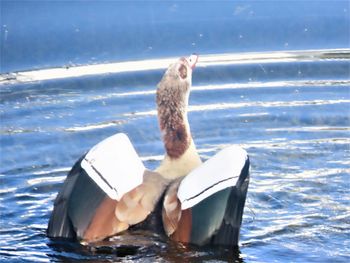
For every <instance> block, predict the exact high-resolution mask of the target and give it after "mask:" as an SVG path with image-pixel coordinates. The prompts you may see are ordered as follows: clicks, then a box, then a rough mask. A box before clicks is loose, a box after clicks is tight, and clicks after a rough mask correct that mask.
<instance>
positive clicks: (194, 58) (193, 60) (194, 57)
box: [185, 54, 198, 69]
mask: <svg viewBox="0 0 350 263" xmlns="http://www.w3.org/2000/svg"><path fill="white" fill-rule="evenodd" d="M185 60H186V62H187V64H188V65H189V66H190V68H191V69H194V68H195V66H196V64H197V61H198V55H197V54H192V55H191V56H189V57H188V58H185Z"/></svg>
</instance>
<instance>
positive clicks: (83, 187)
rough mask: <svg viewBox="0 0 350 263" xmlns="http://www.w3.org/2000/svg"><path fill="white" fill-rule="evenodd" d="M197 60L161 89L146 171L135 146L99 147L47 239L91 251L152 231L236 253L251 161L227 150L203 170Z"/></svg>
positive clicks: (87, 158)
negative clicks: (158, 153) (159, 150)
mask: <svg viewBox="0 0 350 263" xmlns="http://www.w3.org/2000/svg"><path fill="white" fill-rule="evenodd" d="M197 61H198V55H196V54H192V55H191V56H189V57H187V58H185V57H182V58H180V59H178V60H177V61H176V62H174V63H173V64H171V65H170V66H169V67H168V69H167V70H166V71H165V73H164V75H163V77H162V78H161V80H160V82H159V83H158V85H157V91H156V105H157V113H158V114H157V116H158V123H159V128H160V132H161V137H162V141H163V144H164V150H165V153H164V158H163V160H162V161H161V163H160V165H159V167H157V168H156V169H155V170H153V171H151V170H149V169H147V168H146V167H145V166H144V165H143V163H142V161H141V159H140V157H139V156H138V154H137V152H136V150H135V149H134V147H133V145H132V143H131V141H130V139H129V138H128V136H127V135H126V134H124V133H117V134H115V135H112V136H110V137H108V138H106V139H104V140H103V141H101V142H99V143H98V144H96V145H95V146H93V147H92V148H91V149H90V150H89V151H88V152H87V153H86V154H84V155H83V156H82V157H81V158H80V159H79V160H78V161H77V162H76V163H75V164H74V165H73V167H72V169H71V170H70V172H69V173H68V175H67V177H66V179H65V181H64V183H63V186H62V188H61V190H60V192H59V193H58V194H57V197H56V199H55V201H54V208H53V211H52V213H51V216H50V219H49V223H48V228H47V235H48V236H49V237H50V238H65V239H73V240H78V241H79V242H80V243H82V244H91V243H94V242H98V241H100V240H104V239H106V238H108V237H111V236H114V235H117V234H120V233H123V232H124V231H127V230H128V229H137V228H149V229H152V231H156V232H158V233H160V234H163V235H164V236H166V237H168V238H170V239H172V240H174V241H177V242H183V243H192V244H197V245H206V244H217V245H234V246H235V245H237V244H238V240H239V230H240V226H241V221H242V214H243V209H244V203H245V199H246V194H247V189H248V184H249V177H250V176H249V166H250V165H249V157H248V155H247V153H246V152H245V150H243V149H242V148H240V147H238V146H235V145H233V146H228V147H226V148H224V149H222V150H221V151H219V152H218V153H217V154H216V155H214V156H213V157H212V158H210V159H208V160H206V161H205V162H203V161H202V160H201V158H200V156H199V154H198V151H197V149H196V145H195V143H194V140H193V137H192V134H191V130H190V125H189V121H188V104H189V95H190V90H191V86H192V71H193V69H194V68H195V66H196V64H197Z"/></svg>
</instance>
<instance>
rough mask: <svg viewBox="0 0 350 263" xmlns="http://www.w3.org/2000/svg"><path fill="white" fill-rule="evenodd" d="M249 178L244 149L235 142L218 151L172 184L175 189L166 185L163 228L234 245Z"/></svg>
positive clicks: (184, 237)
mask: <svg viewBox="0 0 350 263" xmlns="http://www.w3.org/2000/svg"><path fill="white" fill-rule="evenodd" d="M248 182H249V159H248V156H247V154H246V152H245V151H244V150H243V149H241V148H239V147H235V146H231V147H228V148H226V149H224V150H222V151H220V152H219V153H218V154H216V155H215V156H213V157H212V158H211V159H209V160H208V161H206V162H205V163H203V164H202V165H201V166H199V167H198V168H196V169H195V170H194V171H192V172H191V173H190V174H189V175H187V176H186V177H185V178H184V179H183V180H182V181H181V183H180V184H179V185H176V186H174V187H175V188H177V191H176V190H174V189H173V188H172V187H169V189H168V190H167V193H166V195H165V199H164V205H163V224H164V229H165V232H166V233H167V234H168V235H169V236H170V237H171V238H172V239H174V240H176V241H181V242H186V243H193V244H198V245H204V244H221V245H237V244H238V234H239V229H240V225H241V220H242V213H243V208H244V203H245V198H246V193H247V188H248ZM175 193H176V195H175ZM167 196H169V198H168V199H167ZM179 207H180V208H181V209H179Z"/></svg>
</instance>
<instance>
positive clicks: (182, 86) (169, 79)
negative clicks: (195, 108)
mask: <svg viewBox="0 0 350 263" xmlns="http://www.w3.org/2000/svg"><path fill="white" fill-rule="evenodd" d="M197 61H198V55H195V54H193V55H191V56H189V57H188V58H185V57H182V58H180V59H179V60H178V61H177V62H175V63H173V64H171V65H170V66H169V67H168V69H167V70H166V72H165V73H164V75H163V78H162V79H161V81H160V82H159V83H158V88H157V104H158V106H160V105H161V104H162V103H171V104H174V106H175V107H176V106H177V107H181V106H184V105H186V106H187V104H188V97H189V93H190V88H191V85H192V70H193V69H194V67H195V66H196V63H197ZM172 102H173V103H172ZM169 106H171V105H169Z"/></svg>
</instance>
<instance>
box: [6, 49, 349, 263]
mask: <svg viewBox="0 0 350 263" xmlns="http://www.w3.org/2000/svg"><path fill="white" fill-rule="evenodd" d="M271 54H275V53H270V52H269V53H250V54H249V59H247V58H245V57H244V56H243V55H240V54H238V55H237V56H236V57H234V56H233V55H230V56H231V57H230V56H229V57H230V59H227V58H228V57H224V56H221V55H220V56H215V55H211V56H203V57H202V58H201V61H200V63H199V66H198V68H196V70H195V72H194V75H193V78H194V79H193V85H194V86H193V90H192V93H191V97H190V105H191V106H190V113H189V120H190V124H191V131H192V133H193V136H194V139H195V141H196V144H197V146H198V149H199V152H200V154H201V156H202V157H203V159H207V158H209V157H210V156H212V155H213V154H214V153H216V152H217V151H218V150H219V149H221V148H223V147H225V146H226V145H228V144H239V145H241V146H243V147H244V148H245V149H246V150H247V151H248V153H249V154H250V159H251V163H252V171H251V183H250V188H249V191H248V198H247V203H246V208H245V213H244V219H243V225H242V230H241V242H240V248H239V250H232V249H231V248H220V247H218V248H214V247H210V248H199V247H193V246H188V245H183V244H176V243H173V242H171V241H169V240H167V239H165V238H164V237H161V236H157V235H154V234H152V233H146V232H138V231H136V232H132V233H126V234H124V235H122V236H118V237H113V238H112V239H111V240H108V241H105V242H100V243H98V244H95V245H94V246H81V245H79V244H76V243H72V242H67V241H53V240H49V239H48V238H46V236H45V230H46V226H47V221H48V217H49V214H50V211H51V209H52V204H53V200H54V198H55V196H56V193H57V192H58V191H59V189H60V187H61V185H62V182H63V180H64V178H65V175H66V174H67V172H68V171H69V169H70V166H71V165H72V164H73V163H74V161H75V160H76V159H77V158H78V157H79V156H80V155H81V154H82V153H83V152H85V151H86V150H88V149H89V148H90V147H91V146H93V145H94V144H96V143H97V142H98V141H100V140H102V139H104V138H105V137H107V136H110V135H112V134H114V133H116V132H125V133H127V134H128V135H129V136H130V138H131V140H132V142H133V144H134V145H135V147H136V149H137V151H138V153H139V154H140V155H141V156H142V160H143V161H144V162H145V165H146V166H147V167H149V168H151V169H153V168H155V167H156V166H157V165H158V164H159V162H160V160H161V159H162V154H163V146H162V143H161V141H160V134H159V130H158V126H157V125H158V124H157V118H156V112H155V98H154V96H155V87H156V84H157V82H158V81H159V79H160V77H161V75H162V73H163V70H164V69H163V68H164V67H165V62H167V63H168V59H164V60H163V59H159V60H157V61H158V62H159V65H158V64H157V67H156V68H155V67H153V66H152V65H151V66H149V67H148V63H145V62H144V61H141V62H137V63H139V64H140V65H142V67H144V68H142V67H141V68H142V70H139V69H138V70H135V71H132V72H118V73H116V72H114V73H112V72H109V70H107V71H104V72H102V73H103V74H96V75H94V76H87V75H89V74H87V75H86V74H85V73H84V74H80V75H77V76H76V77H74V78H67V76H71V75H61V78H57V79H56V78H55V77H57V75H47V74H46V73H45V74H44V75H42V71H41V70H38V71H30V72H19V73H16V74H13V75H12V77H11V78H10V79H9V75H8V74H5V75H2V80H1V83H2V84H1V85H0V89H1V98H0V99H1V104H0V117H1V128H0V134H1V137H0V142H1V174H0V180H1V188H0V211H1V218H0V220H1V224H0V226H1V228H0V233H1V239H0V258H1V259H2V260H7V261H13V262H16V261H17V260H18V259H19V258H20V259H21V260H23V261H32V262H48V261H93V262H110V261H130V260H131V261H135V262H144V261H146V262H155V261H161V262H162V261H165V262H174V261H177V260H181V261H186V262H202V261H208V262H209V261H214V262H222V261H224V262H225V261H233V260H236V261H238V262H242V261H244V262H267V261H278V262H280V261H287V262H290V261H300V262H320V261H324V262H330V261H332V262H333V261H337V262H346V261H347V260H348V259H349V257H350V254H349V251H348V241H349V233H350V228H349V223H350V209H349V207H350V197H349V194H348V193H349V190H348V189H349V180H348V177H349V173H350V168H349V143H350V139H349V137H350V136H349V135H350V134H349V131H350V127H349V123H350V115H349V108H350V107H349V106H350V97H349V93H350V88H349V87H350V77H349V67H350V58H349V54H350V50H341V51H339V50H327V51H324V50H323V51H319V52H318V53H316V51H314V50H313V51H300V52H292V53H290V54H288V56H292V57H293V59H287V60H286V58H285V57H283V56H282V57H281V58H279V57H278V56H276V57H274V56H273V55H271ZM276 54H279V55H281V53H276ZM301 54H304V55H301ZM305 54H312V56H309V55H307V56H306V57H305ZM326 54H328V55H326ZM254 56H256V57H254ZM269 56H270V57H271V56H272V57H273V59H272V60H270V59H269V58H268V57H269ZM262 57H264V61H262ZM311 57H312V58H313V59H310V58H311ZM224 58H225V59H224ZM240 58H241V59H242V63H240V60H239V59H240ZM285 60H286V61H285ZM218 61H222V62H223V61H224V64H223V63H221V64H220V63H217V62H218ZM247 61H249V62H247ZM125 63H129V62H125ZM133 63H136V62H133ZM123 65H125V64H123ZM90 67H92V68H94V67H98V65H96V66H87V68H90ZM78 69H79V68H78ZM80 69H81V68H80ZM71 70H73V72H74V68H69V69H65V70H63V71H62V70H59V72H66V71H67V72H70V71H71ZM84 72H85V71H84ZM95 73H96V72H95ZM105 73H108V74H105ZM25 74H27V75H25ZM60 74H61V73H60ZM24 76H25V77H24ZM41 76H44V77H45V79H46V80H43V79H42V78H41ZM51 77H54V79H51ZM40 78H41V79H40ZM37 80H40V81H37ZM296 259H297V260H296Z"/></svg>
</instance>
